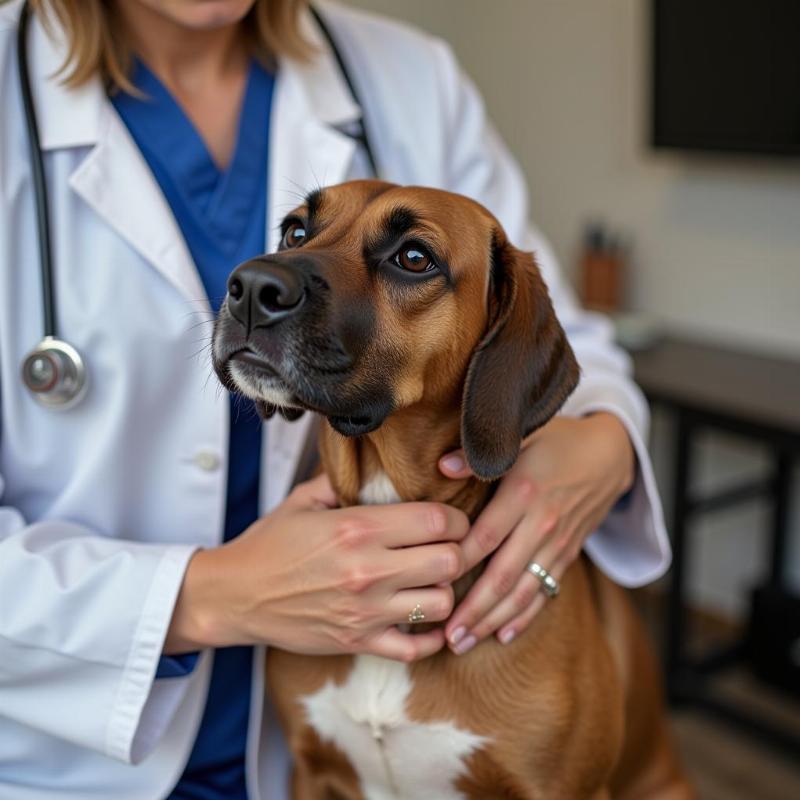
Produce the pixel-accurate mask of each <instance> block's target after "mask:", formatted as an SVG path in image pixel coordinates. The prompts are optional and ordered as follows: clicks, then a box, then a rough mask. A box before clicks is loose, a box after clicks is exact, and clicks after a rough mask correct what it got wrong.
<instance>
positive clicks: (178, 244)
mask: <svg viewBox="0 0 800 800" xmlns="http://www.w3.org/2000/svg"><path fill="white" fill-rule="evenodd" d="M31 27H32V30H31V38H30V44H29V51H30V52H29V57H30V62H31V79H32V88H33V94H34V99H35V103H36V114H37V118H38V121H39V130H40V138H41V144H42V149H43V150H44V151H49V150H58V149H64V148H75V147H86V146H88V147H91V149H90V150H89V152H88V154H87V155H86V157H85V158H84V159H83V160H82V161H81V162H80V164H79V165H78V167H77V168H76V169H75V171H74V172H73V173H72V175H71V177H70V186H71V187H72V189H73V190H74V191H75V192H76V193H77V194H78V195H79V196H80V197H82V198H83V200H84V201H85V202H86V203H87V204H88V205H89V206H90V207H91V208H92V209H93V210H94V212H95V213H96V214H97V215H98V216H99V217H101V218H102V219H103V220H104V221H105V222H106V223H107V224H108V225H110V226H111V227H112V228H113V229H114V230H116V231H117V232H118V233H119V234H120V236H122V237H123V238H124V239H125V240H126V241H128V242H129V244H130V245H131V246H132V247H134V248H135V249H136V250H137V251H138V252H139V253H140V254H141V255H142V256H143V257H144V258H145V259H146V260H147V261H148V262H149V263H150V264H152V265H153V266H154V267H155V268H156V269H157V270H158V271H159V272H160V273H161V274H162V275H164V277H165V278H166V279H167V280H168V281H169V282H170V283H171V284H172V285H173V286H175V288H176V289H177V290H178V291H179V292H181V294H182V295H183V296H184V297H185V298H187V299H189V300H191V301H197V302H199V303H200V305H201V306H202V307H203V308H208V300H207V299H206V295H205V291H204V290H203V285H202V283H201V281H200V277H199V276H198V274H197V270H196V269H195V267H194V263H193V261H192V258H191V256H190V254H189V251H188V248H187V247H186V243H185V242H184V240H183V237H182V236H181V233H180V230H179V229H178V226H177V223H176V222H175V219H174V217H173V216H172V212H171V211H170V209H169V206H168V204H167V201H166V200H165V198H164V196H163V194H162V193H161V190H160V189H159V187H158V184H157V183H156V180H155V178H154V177H153V175H152V173H151V172H150V169H149V167H148V166H147V163H146V162H145V160H144V158H143V156H142V154H141V153H140V152H139V149H138V147H137V146H136V143H135V142H134V141H133V139H132V138H131V136H130V134H129V133H128V129H127V128H126V127H125V125H124V123H123V122H122V120H121V119H120V118H119V116H118V115H117V113H116V111H115V110H114V108H113V106H112V105H111V103H110V102H109V100H108V98H107V97H106V94H105V91H104V90H103V86H102V84H101V81H100V79H99V78H95V79H93V80H90V81H88V82H87V83H86V84H84V85H83V86H81V87H78V88H77V89H70V88H68V87H66V86H64V84H63V83H62V82H61V81H60V80H54V79H53V75H55V74H57V73H58V70H59V69H60V68H61V66H62V64H63V63H64V61H65V57H66V55H67V52H68V47H67V43H66V40H65V35H64V31H63V30H62V29H61V27H60V26H59V24H58V20H57V19H56V17H55V16H54V15H51V18H50V25H49V28H48V29H47V30H45V28H44V26H43V25H42V24H41V22H40V20H39V19H38V16H37V17H36V18H35V19H34V20H33V21H32V26H31Z"/></svg>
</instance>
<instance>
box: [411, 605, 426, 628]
mask: <svg viewBox="0 0 800 800" xmlns="http://www.w3.org/2000/svg"><path fill="white" fill-rule="evenodd" d="M408 621H409V623H410V624H411V625H414V624H415V623H417V622H424V621H425V614H424V613H423V611H422V606H421V605H420V604H419V603H417V604H416V605H415V606H414V608H412V609H411V611H409V612H408Z"/></svg>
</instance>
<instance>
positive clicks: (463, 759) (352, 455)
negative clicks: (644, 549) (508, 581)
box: [212, 181, 693, 800]
mask: <svg viewBox="0 0 800 800" xmlns="http://www.w3.org/2000/svg"><path fill="white" fill-rule="evenodd" d="M282 234H283V237H282V242H281V246H280V248H279V250H278V252H277V253H276V254H274V255H265V256H262V257H259V258H256V259H253V260H251V261H248V262H245V263H244V264H242V265H240V266H239V267H237V268H236V269H235V270H234V272H233V273H232V274H231V277H230V280H229V283H228V288H229V294H228V297H227V298H226V302H225V303H224V305H223V307H222V309H221V312H220V315H219V317H218V319H217V322H216V325H215V331H214V339H213V347H212V350H213V359H214V367H215V369H216V371H217V374H218V376H219V378H220V380H221V381H222V383H223V384H224V385H225V386H227V387H228V388H230V389H231V390H233V391H238V392H240V393H242V394H244V395H246V396H248V397H250V398H252V399H254V400H255V402H256V405H257V407H258V410H259V413H260V414H261V416H262V417H264V418H267V417H269V416H271V415H272V414H274V413H281V414H283V415H284V416H285V417H287V418H288V419H294V418H296V417H297V416H298V415H300V414H302V413H303V412H304V411H313V412H316V413H318V414H319V415H321V417H322V418H323V423H322V427H321V430H320V442H319V446H320V453H321V457H322V465H323V467H324V470H325V471H326V472H327V474H328V475H329V477H330V479H331V482H332V484H333V486H334V489H335V491H336V493H337V495H338V498H339V501H340V503H341V505H343V506H345V505H353V504H358V503H388V502H395V501H398V500H436V501H441V502H445V503H450V504H452V505H454V506H456V507H458V508H460V509H462V510H463V511H465V512H466V513H467V515H468V516H469V517H470V519H472V520H474V519H475V517H476V516H477V515H478V513H479V512H480V511H481V509H482V508H483V507H484V506H485V504H486V503H487V502H488V500H489V498H490V497H491V494H492V491H493V489H494V487H495V485H496V481H497V479H498V478H500V477H501V476H502V475H503V474H504V473H505V472H506V471H507V470H508V469H509V468H510V467H511V466H512V464H513V463H514V461H515V460H516V458H517V455H518V453H519V450H520V446H521V442H522V440H523V438H524V437H525V436H526V435H528V434H529V433H531V432H532V431H533V430H535V429H537V428H539V427H540V426H541V425H543V424H544V423H545V422H547V420H549V419H550V418H551V417H552V416H553V415H554V414H556V412H557V411H558V410H559V408H560V407H561V405H562V404H563V403H564V401H565V400H566V398H567V397H568V395H569V394H570V393H571V392H572V390H573V389H574V387H575V385H576V383H577V381H578V374H579V371H578V366H577V364H576V360H575V357H574V355H573V353H572V350H571V349H570V346H569V344H568V342H567V339H566V337H565V335H564V331H563V330H562V328H561V326H560V325H559V323H558V320H557V319H556V317H555V314H554V312H553V308H552V304H551V302H550V298H549V295H548V292H547V289H546V287H545V285H544V283H543V281H542V278H541V276H540V274H539V270H538V268H537V267H536V264H535V261H534V258H533V256H532V255H531V254H528V253H523V252H521V251H519V250H517V249H516V248H515V247H513V246H512V244H511V243H510V242H509V241H508V240H507V237H506V235H505V233H504V231H503V229H502V227H501V226H500V224H499V223H498V222H497V220H496V219H495V218H494V217H493V216H492V215H491V214H490V213H489V212H488V211H487V210H486V209H485V208H483V207H482V206H481V205H479V204H478V203H476V202H474V201H472V200H469V199H467V198H465V197H462V196H459V195H455V194H451V193H448V192H443V191H438V190H434V189H427V188H420V187H400V186H396V185H393V184H390V183H384V182H380V181H352V182H349V183H345V184H341V185H339V186H334V187H329V188H325V189H324V190H317V191H314V192H312V193H311V194H309V195H308V197H307V198H306V202H305V203H304V204H303V205H302V206H301V207H299V208H297V209H296V210H295V211H293V212H292V213H290V214H289V215H288V216H287V217H286V218H285V220H284V222H283V226H282ZM457 447H463V449H464V452H465V455H466V459H467V461H468V463H469V465H470V467H471V468H472V471H473V472H474V474H475V476H476V477H474V478H469V479H465V480H460V481H456V480H450V479H447V478H444V477H443V476H442V475H440V474H439V472H438V469H437V462H438V459H439V458H440V456H441V455H443V454H444V453H446V452H448V451H450V450H453V449H455V448H457ZM480 569H481V566H480V565H479V566H478V567H477V568H476V569H475V570H473V571H472V572H470V573H469V574H467V575H465V576H463V577H462V578H460V579H459V580H458V581H457V582H456V584H455V586H454V590H455V595H456V600H458V599H459V598H460V597H463V596H464V594H465V593H466V591H467V590H468V588H469V586H470V585H471V584H472V583H473V582H474V580H475V579H476V578H477V576H478V574H479V572H480ZM267 680H268V685H269V690H270V693H271V697H272V698H273V702H274V703H275V706H276V709H277V712H278V715H279V717H280V720H281V724H282V725H283V728H284V731H285V733H286V736H287V740H288V742H289V746H290V749H291V751H292V754H293V757H294V773H293V796H294V798H296V800H316V798H325V799H326V800H328V799H329V800H334V799H335V800H361V799H362V798H366V800H384V799H385V800H389V798H392V800H398V799H399V798H403V800H427V798H430V799H431V800H451V798H475V799H476V800H477V799H478V798H480V799H481V800H486V799H487V798H536V799H537V800H538V799H539V798H547V799H548V800H549V799H550V798H553V799H554V800H572V799H573V798H574V799H575V800H578V799H580V798H592V800H600V798H611V797H613V798H622V799H623V800H628V798H630V800H634V798H658V799H659V800H668V799H672V798H674V800H679V798H688V797H692V796H693V794H692V792H691V790H690V789H689V786H688V784H687V783H686V781H685V779H684V778H683V775H682V773H681V770H680V768H679V765H678V761H677V759H676V757H675V754H674V752H673V749H672V744H671V742H670V738H669V733H668V729H667V724H666V720H665V713H664V708H663V705H662V701H661V688H660V676H659V673H658V669H657V666H656V663H655V659H654V658H653V655H652V653H651V650H650V647H649V645H648V643H647V641H646V639H645V637H644V635H643V633H642V631H641V629H640V626H639V623H638V621H637V618H636V615H635V614H634V612H633V610H632V609H631V608H630V606H629V604H628V602H627V599H626V596H625V594H624V593H623V591H622V590H621V589H619V588H618V587H616V586H614V585H613V584H612V583H611V582H610V581H609V580H608V579H606V578H605V577H604V576H603V575H602V574H601V573H600V572H599V571H598V570H597V569H595V568H594V567H593V565H592V564H591V563H590V562H589V561H588V560H587V559H585V557H581V558H580V559H578V560H577V561H576V562H575V563H574V564H573V565H572V567H571V568H570V569H569V570H568V571H567V572H566V574H565V576H564V578H563V581H562V584H561V592H560V595H559V597H558V598H557V599H554V600H552V601H550V602H549V603H548V605H547V606H546V608H545V609H544V610H543V611H542V612H541V613H540V614H539V615H538V617H537V618H536V619H535V620H534V622H533V623H532V624H531V626H530V627H529V628H528V630H527V631H525V632H524V633H523V634H521V635H520V636H519V637H518V638H517V639H516V640H515V641H514V642H513V643H511V644H510V645H501V644H499V643H498V642H497V641H496V640H494V639H488V640H486V641H484V642H483V643H481V644H480V645H479V646H478V647H476V648H474V650H472V651H471V652H470V653H468V654H466V655H462V656H456V655H454V654H452V653H450V652H449V651H447V650H443V651H440V652H439V653H437V654H436V655H434V656H431V657H429V658H427V659H423V660H422V661H419V662H417V663H413V664H406V663H402V662H395V661H389V660H386V659H381V658H377V657H375V656H370V655H356V656H330V657H327V656H315V657H307V656H301V655H296V654H291V653H287V652H283V651H280V650H271V651H270V654H269V657H268V665H267Z"/></svg>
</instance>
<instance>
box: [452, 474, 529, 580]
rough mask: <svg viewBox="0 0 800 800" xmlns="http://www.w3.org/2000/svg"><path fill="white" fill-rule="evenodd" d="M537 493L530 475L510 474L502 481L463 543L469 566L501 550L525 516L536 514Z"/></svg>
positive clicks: (465, 563) (470, 567)
mask: <svg viewBox="0 0 800 800" xmlns="http://www.w3.org/2000/svg"><path fill="white" fill-rule="evenodd" d="M535 495H536V484H535V483H534V482H533V481H531V480H529V479H528V478H523V477H519V476H515V475H508V476H507V477H506V478H504V479H503V481H501V483H500V486H499V487H498V489H497V492H496V493H495V495H494V497H493V498H492V499H491V500H490V501H489V503H488V504H487V505H486V508H484V509H483V511H482V512H481V513H480V516H479V517H478V518H477V519H476V520H475V523H474V524H473V526H472V528H471V529H470V531H469V533H468V534H467V536H466V537H465V538H464V540H463V541H462V543H461V547H462V548H463V550H464V567H465V569H472V567H474V566H475V565H476V564H477V563H479V562H480V561H483V559H484V558H486V557H487V556H489V555H490V554H492V553H494V552H495V550H497V548H498V547H499V546H500V545H501V543H503V541H504V540H505V539H506V537H507V536H508V535H509V533H510V532H511V531H512V530H513V529H514V528H515V527H516V526H517V525H518V523H519V522H520V520H521V519H522V517H523V516H524V515H525V514H526V513H527V514H531V513H532V506H533V502H534V497H535ZM533 543H534V542H533V541H531V544H533Z"/></svg>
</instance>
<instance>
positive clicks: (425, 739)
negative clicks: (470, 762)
mask: <svg viewBox="0 0 800 800" xmlns="http://www.w3.org/2000/svg"><path fill="white" fill-rule="evenodd" d="M359 500H360V502H361V503H364V504H379V503H392V502H397V501H399V500H400V497H399V496H398V494H397V491H396V490H395V488H394V486H393V485H392V482H391V481H390V480H389V478H388V477H387V476H386V475H385V474H384V473H378V474H377V475H374V476H373V477H372V478H371V479H370V480H369V481H368V482H367V483H366V484H365V485H364V486H363V487H362V489H361V492H360V493H359ZM412 689H413V684H412V680H411V672H410V670H409V668H408V666H407V665H406V664H403V663H401V662H399V661H391V660H389V659H385V658H378V657H377V656H369V655H363V656H357V657H356V658H355V660H354V665H353V669H352V671H351V672H350V674H349V675H348V677H347V680H346V681H345V682H344V683H342V684H341V685H338V686H337V685H336V684H335V683H333V681H329V682H328V683H327V684H326V685H325V686H323V688H322V689H320V690H319V691H318V692H316V693H315V694H313V695H309V696H307V697H304V698H303V700H302V702H303V705H304V706H305V709H306V719H307V722H308V724H309V725H310V726H311V727H312V728H313V729H314V730H315V731H316V732H317V734H318V735H319V736H320V737H321V738H322V739H323V740H326V741H329V742H332V743H333V744H335V745H336V746H337V747H338V748H339V749H340V750H341V751H342V752H343V753H344V754H345V755H346V756H347V758H348V759H349V761H350V763H351V765H352V766H353V768H354V769H355V771H356V773H357V774H358V777H359V779H360V782H361V788H362V791H363V793H364V796H365V797H366V798H368V800H419V798H422V797H435V798H437V800H460V798H462V797H463V795H462V794H461V793H460V792H459V791H457V790H456V788H455V782H456V780H457V779H458V778H459V776H461V775H463V774H464V773H465V772H466V770H467V767H466V760H467V758H468V757H469V755H470V754H471V753H473V752H474V751H475V750H477V749H479V748H480V747H482V746H483V745H484V743H485V742H486V741H487V739H486V737H484V736H481V735H479V734H476V733H473V732H472V731H469V730H464V729H462V728H459V727H457V726H456V725H454V724H453V723H452V722H449V721H446V720H439V721H432V722H416V721H413V720H411V719H409V717H408V715H407V713H406V706H407V701H408V698H409V696H410V694H411V692H412Z"/></svg>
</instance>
